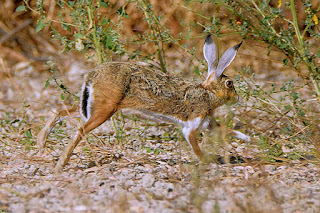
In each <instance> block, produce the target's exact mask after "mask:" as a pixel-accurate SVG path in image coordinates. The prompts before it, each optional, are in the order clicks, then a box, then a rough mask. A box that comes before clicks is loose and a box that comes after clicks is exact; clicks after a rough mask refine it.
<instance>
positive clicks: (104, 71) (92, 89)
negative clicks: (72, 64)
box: [37, 35, 241, 171]
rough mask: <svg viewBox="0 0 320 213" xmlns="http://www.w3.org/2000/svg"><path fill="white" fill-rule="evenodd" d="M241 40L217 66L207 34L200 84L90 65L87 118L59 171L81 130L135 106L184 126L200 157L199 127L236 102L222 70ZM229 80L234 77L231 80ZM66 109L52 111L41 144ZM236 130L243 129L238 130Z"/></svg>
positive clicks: (138, 69) (119, 66)
mask: <svg viewBox="0 0 320 213" xmlns="http://www.w3.org/2000/svg"><path fill="white" fill-rule="evenodd" d="M240 45H241V43H240V44H238V45H236V46H234V47H232V48H229V49H228V50H227V51H226V52H225V54H224V55H223V56H222V57H221V60H220V61H221V63H220V61H219V64H218V67H217V71H216V72H214V65H215V64H216V62H217V60H216V59H217V55H216V52H217V51H216V48H215V45H214V43H213V41H212V39H211V36H210V35H208V36H207V37H206V41H205V45H204V55H205V58H206V60H207V62H208V67H209V68H210V72H209V74H208V76H207V80H206V81H205V82H203V83H202V84H197V83H194V82H189V81H185V80H183V79H182V78H178V77H173V76H170V75H167V74H165V73H163V72H160V71H157V70H153V69H150V68H148V67H146V66H142V65H139V64H134V63H123V62H113V63H104V64H101V65H100V66H98V67H96V68H94V69H92V70H91V71H90V72H89V73H88V74H87V75H86V77H85V82H84V86H83V89H82V90H83V91H82V97H81V101H80V102H81V103H80V114H81V115H82V117H83V118H84V120H85V124H84V125H83V127H82V128H80V129H79V131H78V132H77V133H76V134H75V135H74V137H73V138H72V140H71V141H70V142H69V143H68V145H67V147H66V148H65V150H64V152H63V154H62V155H61V157H60V159H59V161H58V163H57V166H56V171H60V170H61V169H62V168H63V166H64V165H65V164H66V163H67V162H68V160H69V158H70V156H71V154H72V152H73V149H74V148H75V147H76V146H77V144H78V143H79V141H80V140H81V138H82V136H83V135H84V134H86V133H88V132H90V131H91V130H93V129H94V128H96V127H98V126H100V125H101V124H102V123H103V122H105V121H106V120H107V119H109V118H110V117H111V116H112V115H113V114H114V113H115V112H116V111H117V110H119V109H125V108H131V109H135V110H139V111H141V112H143V113H146V114H150V115H153V116H155V117H158V118H160V119H163V120H167V121H171V122H173V123H176V124H180V125H181V126H182V133H183V134H184V137H185V138H186V140H187V141H188V143H189V144H190V145H191V147H192V148H193V150H194V152H195V154H196V155H197V157H198V158H199V159H202V156H203V155H202V152H201V150H200V147H199V146H198V143H197V139H196V132H197V130H198V129H202V128H209V129H211V130H212V129H213V128H214V127H215V126H217V125H218V124H217V122H216V121H215V119H214V116H213V111H214V110H215V109H216V108H217V107H219V106H221V105H223V104H225V103H233V102H235V100H236V97H237V94H236V91H235V89H234V87H233V84H228V85H227V84H226V82H227V81H228V82H229V81H231V80H230V79H229V78H228V77H227V76H224V75H223V74H222V73H223V71H224V69H225V68H226V67H227V66H228V65H229V64H230V63H231V62H232V60H233V59H234V57H235V55H236V52H237V50H238V48H239V47H240ZM229 83H231V82H229ZM63 114H68V110H65V111H63V112H60V113H59V114H58V115H54V117H52V118H51V119H50V120H49V122H48V123H47V125H46V126H45V128H43V129H42V130H41V132H40V133H39V136H40V137H38V141H37V144H38V146H39V148H40V150H41V149H43V148H44V144H45V142H43V140H44V141H45V138H46V135H47V133H48V129H49V128H50V127H51V126H52V125H53V124H54V120H55V119H56V118H57V117H58V116H59V115H63ZM236 135H239V133H237V134H236Z"/></svg>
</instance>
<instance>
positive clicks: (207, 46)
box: [203, 34, 218, 78]
mask: <svg viewBox="0 0 320 213" xmlns="http://www.w3.org/2000/svg"><path fill="white" fill-rule="evenodd" d="M203 55H204V58H205V59H206V61H207V63H208V74H207V78H208V77H209V75H210V74H211V73H212V72H214V71H215V67H216V64H217V61H218V54H217V47H216V45H215V43H214V42H213V41H212V38H211V35H210V34H209V35H208V36H207V37H206V40H205V43H204V46H203Z"/></svg>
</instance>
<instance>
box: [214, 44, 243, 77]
mask: <svg viewBox="0 0 320 213" xmlns="http://www.w3.org/2000/svg"><path fill="white" fill-rule="evenodd" d="M241 44H242V42H241V43H240V44H237V45H236V46H234V47H231V48H229V49H227V51H226V52H225V53H224V54H223V55H222V56H221V58H220V60H219V63H218V67H217V71H216V73H215V74H214V79H217V78H219V77H220V76H221V75H222V73H223V71H224V70H225V69H226V68H227V67H228V66H229V65H230V64H231V62H232V61H233V59H234V57H236V54H237V51H238V49H239V48H240V46H241Z"/></svg>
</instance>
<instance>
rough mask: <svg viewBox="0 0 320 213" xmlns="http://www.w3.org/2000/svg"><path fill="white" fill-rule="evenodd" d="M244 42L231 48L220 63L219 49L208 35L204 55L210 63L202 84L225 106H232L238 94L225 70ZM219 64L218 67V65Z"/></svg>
mask: <svg viewBox="0 0 320 213" xmlns="http://www.w3.org/2000/svg"><path fill="white" fill-rule="evenodd" d="M241 44H242V42H241V43H240V44H238V45H236V46H234V47H231V48H229V49H228V50H227V51H226V52H225V53H224V54H223V55H222V56H221V58H220V60H219V63H218V54H217V48H216V45H215V44H214V42H213V41H212V38H211V35H210V34H209V35H207V37H206V40H205V43H204V46H203V55H204V57H205V59H206V60H207V62H208V74H207V78H206V80H205V81H204V82H203V83H202V85H203V87H204V88H206V89H208V90H210V91H211V92H213V93H215V94H216V96H217V97H218V98H219V99H220V100H221V101H222V102H223V103H225V104H232V103H235V102H236V101H237V97H238V96H237V93H236V90H235V89H234V86H233V81H232V80H231V79H230V78H228V77H227V76H225V75H223V72H224V70H225V69H226V68H227V67H228V66H229V65H230V63H231V62H232V61H233V59H234V57H235V56H236V54H237V51H238V49H239V47H240V46H241ZM217 64H218V65H217Z"/></svg>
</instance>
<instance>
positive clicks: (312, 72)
mask: <svg viewBox="0 0 320 213" xmlns="http://www.w3.org/2000/svg"><path fill="white" fill-rule="evenodd" d="M290 10H291V13H292V19H293V26H294V30H295V32H296V35H297V38H298V44H299V46H300V49H299V50H298V52H299V54H300V55H301V59H302V61H303V63H304V64H305V65H306V66H307V67H308V70H309V76H310V79H311V81H312V83H313V85H314V87H315V91H316V93H317V95H318V97H319V98H320V86H319V82H318V80H317V79H315V78H314V75H315V74H316V73H315V66H314V65H313V64H312V62H308V61H307V59H306V49H305V48H304V43H303V37H302V36H301V33H300V29H299V25H298V18H297V13H296V7H295V4H294V0H290Z"/></svg>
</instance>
